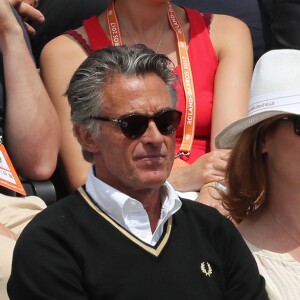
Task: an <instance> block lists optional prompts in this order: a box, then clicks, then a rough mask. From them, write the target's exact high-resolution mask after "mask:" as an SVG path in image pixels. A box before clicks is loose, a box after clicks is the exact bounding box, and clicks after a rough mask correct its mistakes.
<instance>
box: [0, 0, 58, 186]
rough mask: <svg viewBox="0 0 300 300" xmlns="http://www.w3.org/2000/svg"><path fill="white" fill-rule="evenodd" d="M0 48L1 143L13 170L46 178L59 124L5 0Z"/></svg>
mask: <svg viewBox="0 0 300 300" xmlns="http://www.w3.org/2000/svg"><path fill="white" fill-rule="evenodd" d="M0 7H1V8H0V48H1V51H2V55H3V68H4V78H5V89H6V112H5V145H6V146H7V150H8V152H9V155H10V157H11V159H12V161H13V164H14V166H15V168H16V169H17V171H18V172H19V173H20V174H21V175H22V176H24V177H28V178H30V179H34V180H44V179H47V178H49V177H50V176H51V175H52V173H53V171H54V169H55V167H56V161H57V154H58V149H59V143H60V130H59V123H58V118H57V115H56V112H55V110H54V107H53V106H52V104H51V101H50V99H49V97H48V94H47V92H46V90H45V87H44V85H43V83H42V81H41V79H40V76H39V73H38V71H37V69H36V67H35V63H34V61H33V59H32V56H31V54H30V52H29V49H28V46H27V44H26V42H25V39H24V33H23V31H22V29H21V26H20V25H19V23H18V22H17V20H16V18H15V16H14V14H13V13H12V10H11V7H10V5H9V3H8V2H7V0H0Z"/></svg>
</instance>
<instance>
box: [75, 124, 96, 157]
mask: <svg viewBox="0 0 300 300" xmlns="http://www.w3.org/2000/svg"><path fill="white" fill-rule="evenodd" d="M73 131H74V135H75V136H76V138H77V140H78V142H79V143H80V145H82V146H83V147H84V148H85V149H86V150H87V151H89V152H91V153H96V152H97V151H98V150H99V143H98V142H97V141H96V139H95V138H93V137H92V135H91V133H90V132H89V130H87V129H86V128H84V127H82V126H80V125H75V126H74V128H73Z"/></svg>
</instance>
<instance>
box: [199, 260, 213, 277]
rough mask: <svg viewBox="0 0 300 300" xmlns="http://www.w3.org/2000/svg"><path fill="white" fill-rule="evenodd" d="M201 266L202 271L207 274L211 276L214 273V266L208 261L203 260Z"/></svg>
mask: <svg viewBox="0 0 300 300" xmlns="http://www.w3.org/2000/svg"><path fill="white" fill-rule="evenodd" d="M200 268H201V271H202V273H204V274H205V276H210V275H211V274H212V268H211V265H210V264H209V263H208V262H206V263H205V262H202V263H201V266H200Z"/></svg>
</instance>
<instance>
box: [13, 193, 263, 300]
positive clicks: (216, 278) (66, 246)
mask: <svg viewBox="0 0 300 300" xmlns="http://www.w3.org/2000/svg"><path fill="white" fill-rule="evenodd" d="M182 203H183V204H182V208H181V209H180V210H179V211H178V212H176V213H175V214H174V215H173V217H172V218H170V219H169V221H168V222H167V223H166V225H165V228H164V233H163V235H162V237H161V239H160V241H159V242H158V243H157V245H156V246H155V247H152V246H150V245H148V244H145V243H144V242H142V241H141V240H139V239H138V238H136V237H135V236H133V235H132V234H130V233H129V232H128V231H126V230H125V229H123V228H122V227H120V226H119V225H118V224H117V223H116V222H114V221H113V220H112V219H111V218H109V217H108V216H107V215H106V214H104V213H103V212H102V211H101V210H100V209H98V208H97V207H96V206H95V205H94V204H93V202H92V201H91V199H90V198H89V197H88V196H87V194H86V193H85V191H84V190H81V192H78V191H77V192H76V193H74V194H73V195H70V196H68V197H66V198H65V199H62V200H60V201H59V202H57V203H56V204H53V205H52V206H50V207H48V208H47V209H46V210H45V211H43V212H41V213H40V214H39V215H37V217H36V218H35V219H34V220H33V221H31V223H30V224H29V225H28V226H27V227H26V228H25V230H24V231H23V233H22V234H21V237H20V238H19V240H18V241H17V244H16V248H15V252H14V259H13V267H12V276H11V278H10V280H9V284H8V293H9V296H10V299H11V300H14V299H15V300H22V299H24V300H35V299H36V300H46V299H47V300H50V299H51V300H52V299H55V300H83V299H90V300H100V299H120V300H121V299H127V300H129V299H130V300H135V299H136V300H138V299H139V300H141V299H143V300H146V299H149V300H150V299H153V300H160V299H161V300H176V299H178V300H179V299H180V300H185V299H188V300H193V299H198V300H199V299H205V300H216V299H228V300H229V299H230V300H241V299H242V300H248V299H249V300H250V299H257V300H260V299H267V296H266V292H265V288H264V280H263V279H262V277H260V276H259V274H258V270H257V267H256V264H255V261H254V259H253V257H252V254H251V253H250V251H249V250H248V248H247V246H246V244H245V243H244V241H243V239H242V238H241V236H240V234H239V233H238V231H237V230H236V228H235V227H234V225H233V224H232V223H231V222H230V221H228V220H227V219H226V218H225V217H223V216H221V215H220V214H219V213H218V212H217V211H216V210H215V209H212V208H209V207H206V206H204V205H201V204H198V203H194V202H192V201H189V200H184V199H182Z"/></svg>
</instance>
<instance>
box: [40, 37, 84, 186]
mask: <svg viewBox="0 0 300 300" xmlns="http://www.w3.org/2000/svg"><path fill="white" fill-rule="evenodd" d="M86 57H87V55H86V53H85V52H84V50H83V49H82V48H81V46H80V45H79V44H77V43H76V42H74V41H73V40H72V39H71V38H69V37H67V36H64V35H61V36H59V37H57V38H55V39H53V40H52V41H50V42H49V43H48V44H47V45H46V46H45V47H44V49H43V51H42V53H41V58H40V68H41V76H42V79H43V82H44V84H45V86H46V89H47V91H48V93H49V96H50V98H51V101H52V103H53V105H54V107H55V109H56V111H57V113H58V117H59V121H60V125H61V130H62V143H61V149H60V153H59V168H60V169H61V171H62V174H63V175H62V177H63V180H65V183H66V186H67V188H68V190H69V191H74V190H75V189H77V188H78V187H79V186H81V185H82V184H84V183H85V181H86V177H87V174H88V170H89V168H90V164H89V163H87V162H86V161H85V160H84V159H83V156H82V154H81V147H80V145H79V143H78V141H77V140H76V138H75V137H74V136H73V130H72V123H71V121H70V107H69V103H68V99H67V98H66V97H65V96H64V93H65V92H66V89H67V86H68V84H69V82H70V80H71V77H72V75H73V73H74V72H75V70H76V69H77V68H78V67H79V65H80V64H81V63H82V62H83V60H84V59H85V58H86Z"/></svg>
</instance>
